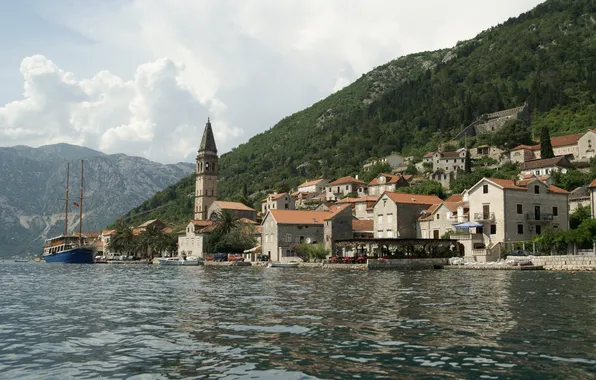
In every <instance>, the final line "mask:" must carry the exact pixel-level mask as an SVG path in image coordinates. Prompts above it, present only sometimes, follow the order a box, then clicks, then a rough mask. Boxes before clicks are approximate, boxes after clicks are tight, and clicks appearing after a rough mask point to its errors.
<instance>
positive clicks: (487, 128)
mask: <svg viewBox="0 0 596 380" xmlns="http://www.w3.org/2000/svg"><path fill="white" fill-rule="evenodd" d="M511 120H522V121H523V122H525V123H526V124H528V125H529V123H530V109H529V107H528V104H527V103H525V104H524V105H523V106H521V107H515V108H510V109H507V110H503V111H498V112H493V113H488V114H483V115H481V116H480V117H479V118H478V119H476V120H475V121H474V122H473V123H472V124H470V125H469V126H467V127H466V128H464V129H463V130H462V131H461V132H460V133H459V134H458V135H457V136H455V138H456V139H459V138H462V137H464V136H479V135H482V134H485V133H492V132H496V131H498V130H500V129H501V128H503V126H504V125H505V123H507V122H508V121H511Z"/></svg>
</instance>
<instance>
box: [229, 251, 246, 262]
mask: <svg viewBox="0 0 596 380" xmlns="http://www.w3.org/2000/svg"><path fill="white" fill-rule="evenodd" d="M228 261H244V256H242V255H241V254H238V253H230V254H228Z"/></svg>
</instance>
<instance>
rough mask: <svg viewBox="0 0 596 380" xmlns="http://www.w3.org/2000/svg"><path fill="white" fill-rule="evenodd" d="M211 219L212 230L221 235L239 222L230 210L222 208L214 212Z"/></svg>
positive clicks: (237, 225) (238, 224) (235, 226)
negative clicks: (212, 221)
mask: <svg viewBox="0 0 596 380" xmlns="http://www.w3.org/2000/svg"><path fill="white" fill-rule="evenodd" d="M213 220H214V223H213V227H214V229H213V232H215V231H218V232H219V233H221V235H226V234H228V233H229V232H230V231H232V230H233V229H234V228H237V227H239V226H240V224H241V223H240V222H239V220H238V218H237V217H236V216H235V215H234V214H233V213H232V212H231V211H230V210H222V211H220V212H218V213H216V214H215V216H214V218H213Z"/></svg>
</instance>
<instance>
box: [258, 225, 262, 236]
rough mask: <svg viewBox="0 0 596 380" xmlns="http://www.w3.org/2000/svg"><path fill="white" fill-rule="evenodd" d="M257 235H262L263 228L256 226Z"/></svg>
mask: <svg viewBox="0 0 596 380" xmlns="http://www.w3.org/2000/svg"><path fill="white" fill-rule="evenodd" d="M257 233H258V234H262V233H263V226H257Z"/></svg>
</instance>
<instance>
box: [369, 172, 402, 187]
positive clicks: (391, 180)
mask: <svg viewBox="0 0 596 380" xmlns="http://www.w3.org/2000/svg"><path fill="white" fill-rule="evenodd" d="M380 176H384V177H385V178H386V182H385V183H384V184H392V183H398V182H399V180H400V179H401V176H398V175H393V174H386V173H381V174H379V175H378V176H377V177H376V178H374V179H373V180H372V181H370V183H369V184H368V185H369V186H375V185H379V177H380ZM404 179H405V178H404ZM384 184H383V185H384Z"/></svg>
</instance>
